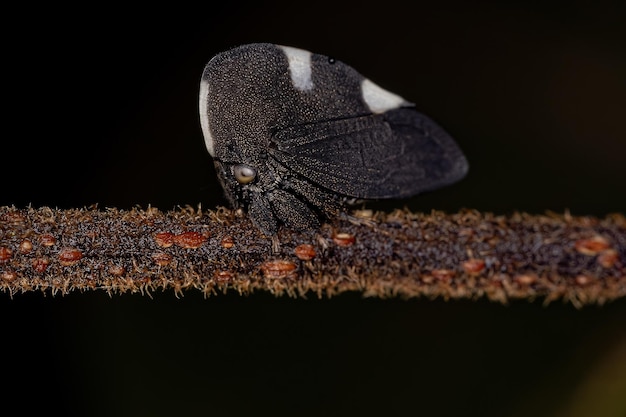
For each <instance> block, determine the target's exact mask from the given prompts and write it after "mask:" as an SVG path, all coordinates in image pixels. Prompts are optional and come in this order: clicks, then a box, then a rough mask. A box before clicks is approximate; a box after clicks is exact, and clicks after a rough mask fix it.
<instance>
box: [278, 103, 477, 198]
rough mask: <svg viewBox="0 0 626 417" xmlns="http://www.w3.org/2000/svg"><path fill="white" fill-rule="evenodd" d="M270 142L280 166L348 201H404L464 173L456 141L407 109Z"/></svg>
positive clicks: (287, 133) (286, 133)
mask: <svg viewBox="0 0 626 417" xmlns="http://www.w3.org/2000/svg"><path fill="white" fill-rule="evenodd" d="M272 140H273V143H274V147H273V148H272V149H270V155H272V157H274V158H275V159H276V160H277V161H278V162H279V163H280V164H282V165H283V166H285V167H286V168H287V169H289V170H290V171H292V172H295V173H297V174H298V175H299V176H301V177H305V178H307V179H308V180H309V181H312V182H314V183H316V184H318V185H319V186H322V187H324V188H327V189H329V190H331V191H333V192H335V193H339V194H343V195H346V196H349V197H356V198H366V199H377V198H400V197H407V196H411V195H415V194H417V193H420V192H423V191H427V190H431V189H434V188H439V187H441V186H443V185H447V184H450V183H452V182H455V181H457V180H459V179H460V178H462V177H463V176H464V175H465V173H466V172H467V161H466V160H465V157H464V156H463V154H462V152H461V151H460V149H459V148H458V146H457V145H456V143H455V142H454V140H453V139H452V138H451V137H450V136H449V135H448V134H447V133H446V132H445V131H443V129H441V128H440V127H439V126H437V125H436V124H435V123H434V122H432V121H431V120H430V119H428V118H427V117H425V116H424V115H422V114H420V113H418V112H417V111H415V110H414V109H411V108H402V109H396V110H390V111H388V112H386V113H382V114H370V115H364V116H359V117H351V118H345V119H336V120H327V121H321V122H316V123H310V124H305V125H298V126H291V127H288V128H285V129H281V130H278V131H276V132H275V133H274V135H273V139H272Z"/></svg>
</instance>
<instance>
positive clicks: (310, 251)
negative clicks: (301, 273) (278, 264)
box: [294, 243, 316, 261]
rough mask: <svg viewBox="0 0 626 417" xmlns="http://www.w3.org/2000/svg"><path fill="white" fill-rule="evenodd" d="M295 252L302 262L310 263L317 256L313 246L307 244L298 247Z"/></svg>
mask: <svg viewBox="0 0 626 417" xmlns="http://www.w3.org/2000/svg"><path fill="white" fill-rule="evenodd" d="M294 252H295V254H296V256H297V257H298V259H300V260H302V261H310V260H311V259H313V258H315V255H316V254H315V248H314V247H313V245H308V244H306V243H304V244H302V245H298V246H296V248H295V249H294Z"/></svg>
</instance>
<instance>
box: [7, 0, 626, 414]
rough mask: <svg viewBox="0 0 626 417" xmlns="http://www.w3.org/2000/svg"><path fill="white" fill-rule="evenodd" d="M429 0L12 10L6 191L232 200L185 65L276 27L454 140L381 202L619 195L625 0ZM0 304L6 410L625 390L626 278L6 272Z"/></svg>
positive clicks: (348, 409)
mask: <svg viewBox="0 0 626 417" xmlns="http://www.w3.org/2000/svg"><path fill="white" fill-rule="evenodd" d="M206 3H209V2H206ZM434 3H435V2H433V3H425V2H413V3H409V4H410V5H409V4H407V5H404V4H401V3H395V2H390V1H383V2H376V3H374V2H372V3H367V2H353V3H345V2H337V1H336V2H309V3H300V2H292V1H289V2H288V1H282V2H280V1H279V2H271V3H266V4H261V2H232V3H227V4H226V3H224V4H219V5H216V6H213V7H208V6H207V7H204V8H201V9H199V8H189V9H187V10H185V9H182V8H172V7H171V5H163V6H155V7H151V8H149V9H145V10H140V11H131V10H126V9H124V8H119V9H114V8H107V7H105V6H102V7H101V8H99V9H98V8H91V9H84V10H83V9H80V8H76V7H74V8H71V9H67V10H63V9H59V8H51V9H49V10H43V9H41V8H40V7H39V6H37V7H35V6H33V7H32V10H22V11H14V12H11V13H6V14H5V16H4V18H5V19H4V20H5V21H6V23H7V24H8V23H11V24H12V26H11V27H12V29H6V28H7V27H8V25H5V34H4V50H3V67H4V68H3V69H4V72H5V76H4V86H3V87H4V88H3V99H4V100H3V101H4V108H5V110H4V111H5V117H3V122H4V123H5V129H4V138H3V139H2V141H1V142H0V161H1V167H2V168H1V169H2V171H1V172H2V181H1V183H0V205H12V204H14V205H16V206H18V207H25V206H27V205H28V204H32V205H33V206H35V207H39V206H44V205H46V206H53V207H60V208H70V207H83V206H88V205H91V204H94V203H98V205H99V207H118V208H130V207H133V206H135V205H139V206H141V207H147V206H148V205H149V204H150V205H152V206H155V207H158V208H160V209H162V210H168V209H172V208H174V207H176V206H177V205H181V206H184V205H187V204H189V205H192V206H196V205H197V204H200V203H201V204H202V206H203V207H204V208H213V207H215V206H216V205H219V204H225V201H224V200H223V198H222V195H221V189H220V187H219V185H218V183H217V180H216V177H215V174H214V171H213V167H212V163H211V161H210V158H209V155H208V153H207V152H206V150H205V148H204V143H203V139H202V134H201V131H200V126H199V119H198V114H197V101H198V100H197V92H198V84H199V78H200V74H201V72H202V69H203V67H204V64H205V63H206V62H207V61H208V60H209V59H210V58H211V57H212V56H213V55H214V54H216V53H218V52H220V51H223V50H225V49H228V48H230V47H233V46H236V45H239V44H243V43H250V42H274V43H280V44H285V45H291V46H297V47H301V48H304V49H308V50H311V51H314V52H318V53H323V54H327V55H331V56H334V57H336V58H337V59H340V60H342V61H344V62H346V63H348V64H350V65H352V66H353V67H355V68H356V69H357V70H359V71H360V72H361V73H363V74H364V75H365V76H367V77H369V78H370V79H372V80H373V81H374V82H376V83H377V84H379V85H381V86H382V87H384V88H386V89H388V90H390V91H393V92H396V93H398V94H400V95H402V96H403V97H405V98H407V99H409V100H411V101H413V102H415V103H416V104H417V106H418V108H419V109H420V110H421V111H422V112H424V113H426V114H428V115H429V116H431V117H432V118H434V119H435V120H437V121H438V122H439V123H440V124H441V125H442V126H444V127H445V128H446V129H447V130H448V131H449V132H450V133H451V134H452V135H453V136H454V137H455V138H456V139H457V141H458V143H459V144H460V146H461V147H462V149H463V150H464V151H465V153H466V155H467V157H468V159H469V161H470V166H471V168H470V173H469V175H468V177H467V178H466V179H465V180H464V181H462V182H460V183H458V184H456V185H454V186H451V187H449V188H446V189H443V190H440V191H437V192H433V193H430V194H425V195H423V196H418V197H416V198H414V199H411V200H406V201H399V202H398V201H395V202H392V203H384V204H377V205H374V207H376V208H383V209H389V208H390V207H392V206H402V205H406V206H408V207H410V208H411V209H413V210H420V211H430V210H431V209H440V210H446V211H456V210H458V209H460V208H462V207H469V208H475V209H479V210H482V211H492V212H496V213H499V214H510V213H512V212H513V211H515V210H521V211H529V212H532V213H543V212H544V211H545V210H553V211H557V212H563V211H564V210H566V209H568V210H570V211H571V212H572V214H574V215H596V216H603V215H605V214H607V213H611V212H622V213H624V208H625V207H626V192H625V189H624V188H625V187H624V179H626V158H625V156H624V153H625V152H626V125H625V123H624V122H625V119H626V118H625V116H626V52H625V51H626V48H625V47H624V45H625V42H624V41H625V40H626V25H625V24H624V22H625V21H626V9H625V7H624V5H623V2H614V3H610V2H604V3H603V4H602V5H600V4H599V3H591V2H589V3H586V2H568V3H567V5H563V6H560V5H559V6H557V5H556V4H555V3H550V5H547V4H542V5H536V6H533V5H530V4H528V3H527V2H521V1H520V2H500V3H497V4H490V3H480V2H443V3H441V2H436V4H434ZM0 315H1V317H2V320H3V325H2V333H1V334H2V339H1V341H2V343H1V345H2V348H0V356H1V357H2V359H3V360H2V363H3V370H2V374H3V377H4V379H5V383H6V384H8V387H9V388H8V389H4V390H2V392H1V393H0V398H2V399H3V404H12V405H13V406H15V407H17V408H18V410H20V414H25V413H27V412H28V411H33V410H34V409H38V410H45V411H46V412H47V413H51V412H62V413H64V415H115V416H123V415H151V416H160V415H164V416H165V415H185V416H188V415H209V414H214V415H251V414H254V415H259V414H267V413H268V412H272V413H274V414H278V415H280V414H289V415H293V414H296V415H346V414H348V415H352V414H353V415H380V414H384V415H401V414H407V413H410V414H420V415H422V414H423V415H429V416H444V415H455V416H458V415H481V416H526V415H534V416H542V415H546V416H566V415H567V416H588V415H594V416H617V415H620V413H624V412H626V378H625V377H624V375H626V331H625V330H624V329H625V326H624V323H625V322H626V304H625V302H624V300H621V301H618V302H615V303H612V304H610V305H607V306H604V307H587V308H584V309H583V310H580V311H579V310H576V309H574V308H573V307H571V306H569V305H562V304H553V305H550V306H548V307H543V306H542V305H541V304H540V303H527V302H516V303H513V304H512V305H510V306H501V305H497V304H492V303H489V302H486V301H479V302H465V301H461V302H444V301H440V300H439V301H429V300H411V301H402V300H368V299H362V298H361V297H360V296H358V295H346V296H341V297H336V298H333V299H330V300H326V299H324V300H317V299H311V300H306V301H305V300H292V299H288V298H280V299H276V298H274V297H272V296H269V295H265V294H258V295H254V296H250V297H239V296H237V295H226V296H219V297H213V298H210V299H207V300H205V299H203V298H202V296H201V294H199V293H195V292H193V291H192V292H189V293H187V294H185V296H184V297H183V298H181V299H177V298H176V297H175V296H174V294H173V293H170V292H167V293H158V294H154V296H153V298H152V299H151V298H148V297H142V296H139V295H124V296H114V297H112V298H109V297H108V296H107V295H106V294H104V293H84V294H80V293H75V294H71V295H69V296H66V297H55V298H52V297H50V296H49V295H48V296H43V295H41V294H23V295H14V296H13V299H11V298H10V296H9V295H8V294H2V295H0ZM3 414H4V411H3ZM621 415H623V414H621Z"/></svg>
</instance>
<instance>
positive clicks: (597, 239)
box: [574, 235, 610, 256]
mask: <svg viewBox="0 0 626 417" xmlns="http://www.w3.org/2000/svg"><path fill="white" fill-rule="evenodd" d="M574 247H575V248H576V250H577V251H578V253H582V254H583V255H589V256H594V255H597V254H598V253H600V252H602V251H604V250H606V249H608V248H609V247H610V246H609V242H608V241H607V240H606V239H605V238H603V237H602V236H599V235H596V236H594V237H592V238H589V239H580V240H577V241H576V243H574Z"/></svg>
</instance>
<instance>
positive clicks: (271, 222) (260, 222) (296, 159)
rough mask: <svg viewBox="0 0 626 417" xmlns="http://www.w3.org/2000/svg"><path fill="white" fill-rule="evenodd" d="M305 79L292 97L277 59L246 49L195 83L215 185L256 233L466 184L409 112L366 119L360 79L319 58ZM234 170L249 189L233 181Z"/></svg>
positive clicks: (282, 57)
mask: <svg viewBox="0 0 626 417" xmlns="http://www.w3.org/2000/svg"><path fill="white" fill-rule="evenodd" d="M310 74H311V81H312V84H313V87H312V88H310V89H307V90H303V89H301V88H297V87H296V86H294V83H293V81H292V79H291V78H290V67H289V61H288V58H287V56H286V54H285V52H284V50H283V49H281V48H280V47H278V46H276V45H273V44H251V45H244V46H241V47H238V48H235V49H232V50H229V51H226V52H224V53H221V54H219V55H217V56H216V57H214V58H213V59H212V60H211V61H210V62H209V63H208V64H207V66H206V68H205V70H204V73H203V76H202V79H203V83H206V85H207V87H208V88H207V89H206V97H201V100H206V103H207V105H206V113H207V114H206V115H203V114H201V117H206V118H207V119H206V120H207V125H208V126H209V127H210V129H209V130H210V136H211V137H212V142H211V143H212V146H213V149H212V150H213V156H214V158H215V165H216V169H217V171H218V175H219V178H220V180H221V182H222V185H223V186H224V189H225V192H226V195H227V197H228V199H229V200H230V201H231V203H232V204H233V205H234V206H235V207H242V208H244V209H247V211H248V213H249V215H250V217H251V219H252V221H253V222H254V223H255V225H256V226H257V227H258V228H259V229H260V230H261V231H262V232H263V233H265V234H267V235H273V234H275V233H276V232H277V230H278V227H279V225H280V224H281V223H282V224H285V225H286V226H288V227H291V228H295V229H312V228H315V227H316V226H317V225H318V222H319V217H320V215H325V216H332V215H335V214H337V213H338V211H339V210H340V209H341V207H342V204H343V202H344V201H346V200H348V199H351V198H358V199H379V198H400V197H408V196H412V195H415V194H418V193H420V192H423V191H427V190H431V189H435V188H438V187H441V186H444V185H447V184H450V183H452V182H455V181H457V180H459V179H460V178H462V177H463V176H464V175H465V174H466V172H467V168H468V165H467V161H466V159H465V157H464V156H463V154H462V152H461V151H460V149H459V148H458V146H457V145H456V143H455V142H454V141H453V140H452V138H451V137H450V136H449V135H448V134H447V133H446V132H444V131H443V130H442V129H441V128H440V127H439V126H437V125H436V124H435V123H434V122H433V121H431V120H430V119H428V118H427V117H425V116H424V115H422V114H420V113H418V112H417V111H416V110H415V109H414V108H413V107H412V105H411V104H410V103H402V105H399V106H397V107H396V108H391V109H389V110H388V111H384V112H373V111H372V110H371V109H370V107H369V106H368V103H366V101H365V100H364V98H363V92H362V85H363V81H364V78H363V76H362V75H360V74H359V73H358V72H356V71H355V70H354V69H353V68H351V67H349V66H348V65H346V64H343V63H341V62H339V61H335V60H332V59H329V58H328V57H326V56H323V55H317V54H311V56H310ZM205 135H206V132H205ZM238 164H245V165H247V166H250V167H253V168H254V169H255V170H256V173H257V175H256V178H255V179H254V181H252V182H251V183H249V184H241V183H240V182H238V181H237V179H236V178H235V176H234V175H233V167H234V166H237V165H238Z"/></svg>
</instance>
